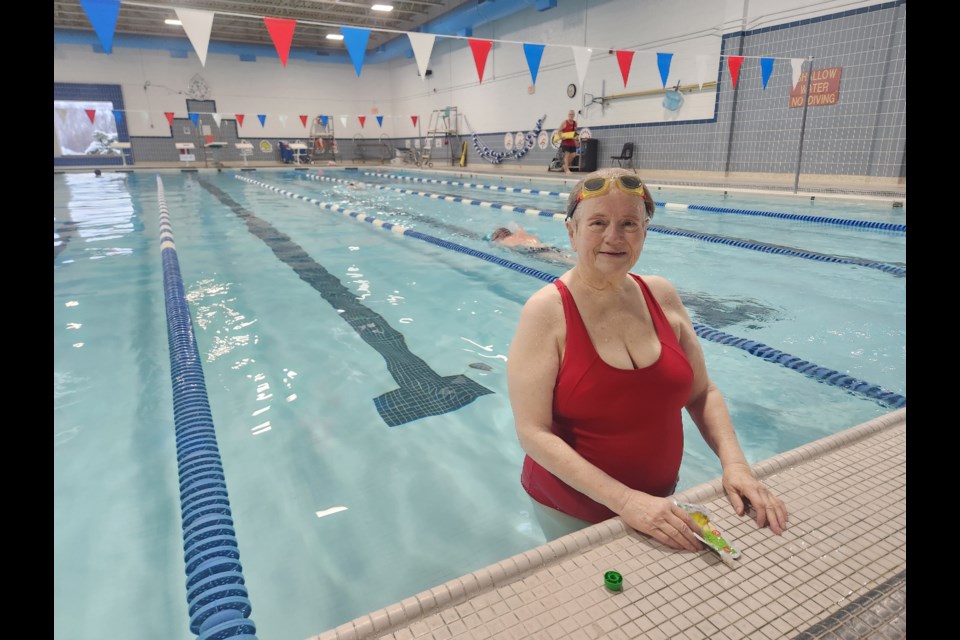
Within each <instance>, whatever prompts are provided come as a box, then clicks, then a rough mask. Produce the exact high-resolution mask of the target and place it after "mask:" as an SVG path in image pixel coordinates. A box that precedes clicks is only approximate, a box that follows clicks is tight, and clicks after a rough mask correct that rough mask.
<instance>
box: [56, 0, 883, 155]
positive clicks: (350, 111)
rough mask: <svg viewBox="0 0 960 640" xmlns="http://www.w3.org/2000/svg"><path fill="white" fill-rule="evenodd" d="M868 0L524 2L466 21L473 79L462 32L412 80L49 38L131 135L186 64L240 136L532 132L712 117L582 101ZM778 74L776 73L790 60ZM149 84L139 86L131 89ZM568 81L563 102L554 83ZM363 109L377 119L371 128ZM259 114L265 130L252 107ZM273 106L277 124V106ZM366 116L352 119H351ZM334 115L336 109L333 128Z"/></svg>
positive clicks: (151, 121)
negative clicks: (448, 121)
mask: <svg viewBox="0 0 960 640" xmlns="http://www.w3.org/2000/svg"><path fill="white" fill-rule="evenodd" d="M873 4H878V2H876V1H873V2H870V1H850V2H844V1H842V0H826V1H822V2H817V1H816V0H724V1H723V2H721V1H719V0H643V2H640V1H638V0H559V2H558V6H557V7H556V8H554V9H550V10H548V11H543V12H538V11H536V10H534V9H525V10H523V11H521V12H519V13H517V14H515V15H514V16H512V17H510V18H508V19H506V20H501V21H499V22H496V23H492V24H489V25H485V26H482V27H478V28H476V29H475V30H474V34H473V37H476V38H488V39H493V40H499V41H514V42H516V44H512V43H510V42H497V43H495V44H494V46H493V49H492V50H491V52H490V56H489V58H488V60H487V64H486V70H485V73H484V78H483V82H482V84H481V83H479V82H478V79H477V72H476V67H475V64H474V59H473V56H472V53H471V51H470V48H469V46H468V45H467V42H466V40H463V39H454V38H444V37H437V39H436V44H435V47H434V50H433V55H432V57H431V62H430V65H429V66H430V68H431V69H432V70H433V75H432V76H431V77H430V78H428V79H426V80H421V78H420V77H419V75H418V69H417V65H416V61H415V59H414V58H413V57H410V58H405V57H400V58H396V59H394V60H392V61H389V62H385V63H380V64H367V65H365V66H364V68H363V73H362V75H361V77H360V78H357V77H356V72H355V71H354V68H353V66H352V65H350V64H336V63H333V64H331V63H322V62H317V63H312V62H306V61H299V60H289V62H288V64H287V66H286V68H283V67H282V66H281V64H280V61H279V59H278V58H258V59H257V61H256V62H240V61H239V60H238V58H237V57H236V56H233V55H218V54H213V53H211V54H210V55H208V57H207V64H206V67H201V65H200V62H199V59H198V58H197V57H196V56H195V55H193V54H191V55H190V56H189V57H188V58H186V59H178V58H171V57H170V55H169V54H168V53H167V52H165V51H152V50H131V49H122V48H115V49H114V52H113V53H112V54H110V55H105V54H101V53H94V52H93V51H92V50H91V48H90V47H88V46H79V45H56V46H55V51H54V82H84V83H109V84H117V83H119V84H121V85H122V87H123V95H124V100H125V103H126V108H127V110H128V111H130V112H144V113H146V114H148V117H146V118H144V117H143V116H141V115H140V114H139V113H131V114H129V117H128V126H129V127H130V132H131V135H134V136H149V135H157V136H167V135H169V126H168V124H167V121H166V119H165V117H164V115H163V112H164V111H174V112H175V113H176V114H177V117H185V116H186V111H185V98H186V96H185V95H181V94H180V93H178V92H184V93H185V92H186V91H187V90H188V87H189V85H190V79H191V77H193V76H194V74H197V73H199V74H200V75H201V76H202V77H203V78H204V80H205V81H206V82H207V84H208V85H209V86H210V88H211V93H210V98H211V99H213V100H216V104H217V109H218V111H219V112H220V113H221V114H224V117H231V114H234V113H244V114H245V115H246V118H247V119H246V120H245V125H244V127H243V128H242V129H241V135H247V136H250V137H253V136H259V135H262V136H266V137H290V138H296V137H306V136H307V135H308V131H307V130H306V129H304V128H303V127H302V125H301V124H300V121H299V117H298V116H299V115H300V114H307V115H310V116H314V115H317V114H321V113H323V114H327V115H332V116H334V117H335V118H336V120H335V126H336V133H337V136H338V137H352V136H353V135H354V134H356V133H362V135H364V136H365V137H367V138H376V137H378V136H379V135H380V134H381V133H384V134H387V135H388V136H392V137H399V138H403V137H415V136H416V135H417V127H415V126H414V125H413V124H412V122H411V119H410V116H411V115H418V116H420V118H422V125H421V127H420V131H421V132H423V133H425V132H426V129H427V120H428V118H429V115H430V112H431V111H432V110H435V109H443V108H444V107H447V106H456V107H458V108H459V110H460V113H461V114H464V115H465V116H466V118H467V121H468V123H469V125H470V126H472V128H473V129H474V130H476V131H478V132H491V131H520V130H524V131H526V130H529V129H531V128H533V126H534V124H535V122H536V120H537V119H538V118H539V117H541V116H543V115H544V114H546V115H547V120H546V123H545V129H547V130H552V129H553V128H555V127H556V126H558V125H559V123H560V122H561V121H562V120H563V119H564V118H565V116H566V113H567V111H568V110H569V109H571V108H573V109H575V110H583V114H582V115H580V116H579V117H578V121H579V123H580V125H581V126H597V125H617V124H628V123H638V122H660V121H665V120H670V119H674V118H677V117H679V118H682V119H684V120H687V119H700V118H710V117H712V116H713V115H714V113H713V111H714V108H715V102H716V100H715V89H713V88H708V87H704V89H703V90H699V91H691V92H689V93H685V96H684V97H685V102H684V107H683V109H682V110H681V111H680V112H679V114H677V113H675V112H669V111H667V110H666V109H664V108H663V107H662V100H663V96H662V94H656V95H651V96H640V97H627V98H622V99H617V100H614V101H611V102H609V103H607V105H606V106H605V107H603V108H601V106H600V105H599V104H589V98H590V97H591V96H597V97H599V96H601V95H607V96H610V95H615V94H623V93H633V92H641V91H649V90H657V89H661V88H662V82H661V78H660V74H659V70H658V68H657V64H656V52H658V51H662V52H670V53H673V54H674V56H673V61H672V65H671V70H670V75H669V77H668V79H667V85H668V86H671V85H674V84H676V83H677V82H681V83H682V84H684V85H689V84H696V83H697V82H698V81H699V80H700V79H702V78H700V77H699V76H698V69H697V56H698V55H701V56H708V58H709V62H708V63H707V77H708V79H709V80H711V81H712V80H715V78H716V70H717V66H718V65H719V62H720V44H721V36H722V35H723V33H729V32H732V31H737V30H740V29H743V28H746V29H757V28H761V27H768V26H772V25H775V24H781V23H785V22H790V21H794V20H801V19H806V18H811V17H815V16H818V15H825V14H830V13H836V12H838V11H842V10H848V9H855V8H859V7H865V6H870V5H873ZM522 42H530V43H537V44H546V45H547V48H546V49H545V51H544V54H543V59H542V61H541V66H540V71H539V76H538V80H537V86H536V89H535V91H534V92H533V93H530V92H529V91H528V90H529V88H530V86H531V80H530V75H529V71H528V68H527V64H526V59H525V57H524V55H523V49H522V44H521V43H522ZM571 45H574V46H586V47H591V48H592V49H593V53H592V57H591V62H590V66H589V69H588V72H587V77H586V80H585V82H584V83H583V86H579V82H578V78H577V72H576V67H575V64H574V61H573V56H572V53H571V50H570V48H569V47H570V46H571ZM613 49H630V50H635V51H637V53H636V54H635V55H634V59H633V64H632V67H631V71H630V76H629V81H628V83H627V86H626V87H624V85H623V80H622V77H621V74H620V70H619V67H618V65H617V61H616V56H615V55H612V54H611V53H610V50H613ZM777 72H778V73H789V66H787V65H784V66H781V67H780V68H779V70H778V71H777ZM147 81H149V82H150V86H149V87H147V88H146V89H144V84H145V83H146V82H147ZM570 83H574V84H577V85H578V87H577V89H578V91H577V95H576V97H575V98H573V99H570V98H567V96H566V86H567V85H568V84H570ZM375 110H376V111H378V112H379V113H380V114H381V115H384V116H385V117H384V125H383V129H380V128H379V127H378V126H377V123H376V119H375V115H376V113H375ZM258 113H265V114H267V124H266V127H265V128H261V127H260V123H259V122H258V121H257V118H256V115H257V114H258ZM280 114H286V115H287V118H288V121H287V123H286V126H285V127H281V126H280V122H279V119H278V117H277V116H279V115H280ZM361 114H362V115H366V116H367V123H366V127H365V128H363V129H361V128H360V124H359V121H358V120H357V116H358V115H361ZM341 116H347V117H348V126H347V127H343V126H342V123H341V121H340V117H341Z"/></svg>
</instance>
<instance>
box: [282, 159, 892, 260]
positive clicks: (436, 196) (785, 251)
mask: <svg viewBox="0 0 960 640" xmlns="http://www.w3.org/2000/svg"><path fill="white" fill-rule="evenodd" d="M301 175H304V174H301ZM305 176H306V177H307V178H309V179H310V180H320V181H323V182H337V183H341V184H359V185H362V186H364V187H370V188H374V189H379V190H380V191H394V192H396V193H402V194H406V195H414V196H420V197H423V198H430V199H432V200H444V201H446V202H459V203H461V204H467V205H473V206H480V207H486V208H490V209H500V210H502V211H512V212H516V213H524V214H527V215H535V216H539V217H543V218H551V219H554V220H566V215H565V214H562V213H553V212H550V211H541V210H540V209H531V208H527V207H515V206H512V205H506V204H500V203H496V202H484V201H481V200H470V199H468V198H461V197H458V196H451V195H446V194H443V193H436V192H430V191H412V190H410V189H400V188H398V187H389V186H384V185H378V184H373V183H370V182H359V183H357V182H355V181H353V180H345V179H343V178H332V177H330V176H320V175H314V174H305ZM648 229H649V230H650V231H653V232H655V233H663V234H666V235H672V236H680V237H684V238H692V239H694V240H703V241H705V242H713V243H716V244H724V245H727V246H730V247H737V248H739V249H749V250H751V251H760V252H761V253H769V254H773V255H783V256H790V257H794V258H803V259H805V260H816V261H818V262H833V263H838V264H851V265H856V266H858V267H867V268H869V269H878V270H880V271H883V272H885V273H890V274H893V275H895V276H906V275H907V270H906V268H905V267H898V266H896V265H891V264H886V263H884V262H875V261H872V260H865V259H863V260H858V259H856V258H845V257H840V256H831V255H827V254H823V253H815V252H813V251H801V250H799V249H791V248H789V247H781V246H778V245H771V244H764V243H762V242H754V241H750V240H741V239H739V238H727V237H724V236H718V235H713V234H709V233H699V232H694V231H686V230H684V229H672V228H670V227H662V226H660V225H656V224H651V225H650V226H649V227H648Z"/></svg>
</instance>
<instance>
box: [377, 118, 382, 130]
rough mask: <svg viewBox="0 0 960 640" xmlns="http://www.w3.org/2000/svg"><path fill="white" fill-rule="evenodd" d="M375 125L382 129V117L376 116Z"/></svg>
mask: <svg viewBox="0 0 960 640" xmlns="http://www.w3.org/2000/svg"><path fill="white" fill-rule="evenodd" d="M377 124H378V125H380V128H381V129H383V116H377Z"/></svg>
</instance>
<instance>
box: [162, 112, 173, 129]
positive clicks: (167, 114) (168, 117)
mask: <svg viewBox="0 0 960 640" xmlns="http://www.w3.org/2000/svg"><path fill="white" fill-rule="evenodd" d="M163 115H165V116H167V122H169V123H170V126H171V127H172V126H173V111H164V112H163Z"/></svg>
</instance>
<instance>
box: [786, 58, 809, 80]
mask: <svg viewBox="0 0 960 640" xmlns="http://www.w3.org/2000/svg"><path fill="white" fill-rule="evenodd" d="M804 62H806V60H805V59H804V58H790V68H791V69H792V70H793V82H792V83H791V84H790V86H791V87H796V86H797V83H798V82H800V73H801V72H802V71H803V63H804Z"/></svg>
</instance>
